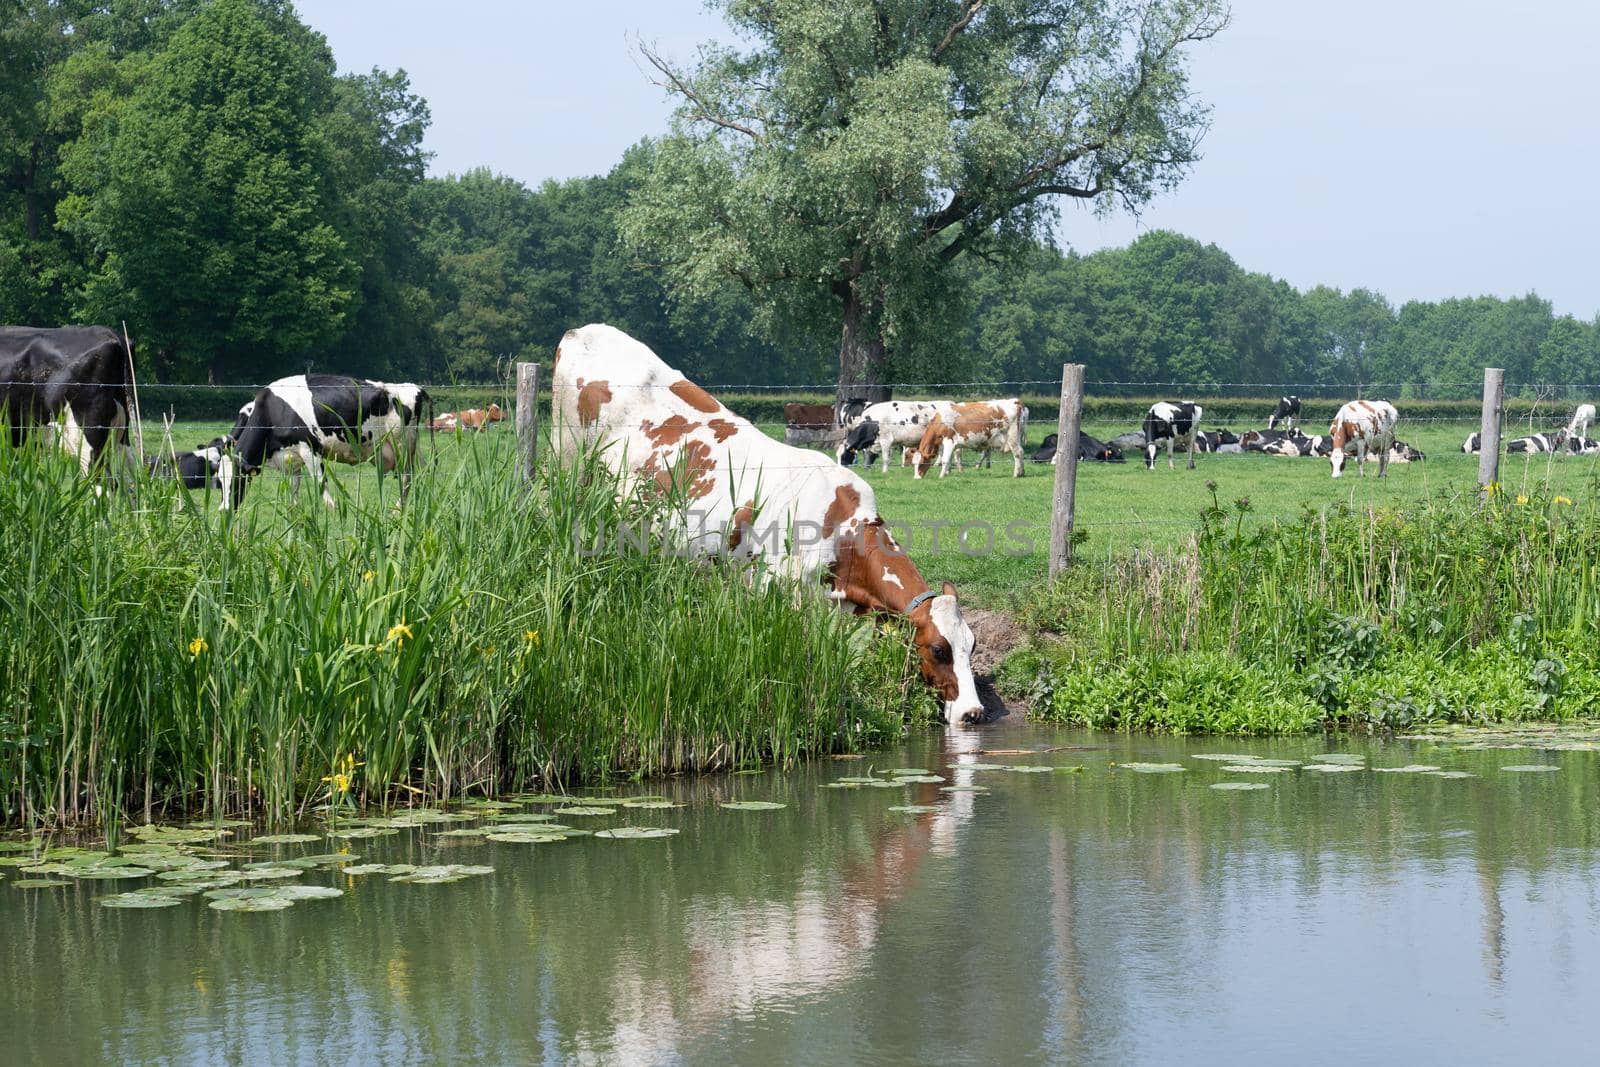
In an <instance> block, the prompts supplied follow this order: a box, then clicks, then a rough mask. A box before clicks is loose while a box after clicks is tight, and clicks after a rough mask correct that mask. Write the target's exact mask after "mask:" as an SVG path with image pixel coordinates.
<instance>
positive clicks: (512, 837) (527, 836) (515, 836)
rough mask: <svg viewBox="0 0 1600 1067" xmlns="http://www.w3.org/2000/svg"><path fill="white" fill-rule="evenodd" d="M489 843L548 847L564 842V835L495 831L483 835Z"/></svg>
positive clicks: (565, 836)
mask: <svg viewBox="0 0 1600 1067" xmlns="http://www.w3.org/2000/svg"><path fill="white" fill-rule="evenodd" d="M483 836H484V838H485V839H486V840H489V841H503V842H505V843H506V844H510V845H548V844H550V843H551V842H554V841H565V840H566V839H567V835H566V834H534V833H522V832H519V831H505V830H497V831H495V832H494V833H488V834H484V835H483Z"/></svg>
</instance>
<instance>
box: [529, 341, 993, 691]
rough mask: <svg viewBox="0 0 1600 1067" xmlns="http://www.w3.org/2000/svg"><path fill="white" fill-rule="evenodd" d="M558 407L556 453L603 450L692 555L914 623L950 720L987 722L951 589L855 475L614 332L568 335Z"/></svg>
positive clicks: (625, 483)
mask: <svg viewBox="0 0 1600 1067" xmlns="http://www.w3.org/2000/svg"><path fill="white" fill-rule="evenodd" d="M551 408H552V411H551V420H552V424H553V425H552V432H553V435H554V437H553V441H554V446H553V447H554V451H555V454H556V455H557V456H558V457H559V458H560V459H562V460H563V461H566V462H575V461H576V460H578V459H579V458H580V457H581V456H582V455H583V454H585V452H586V450H588V449H591V448H592V449H595V450H597V451H598V454H599V458H600V460H601V461H603V462H604V463H605V464H606V465H607V466H608V467H610V468H611V470H613V471H615V472H616V473H617V475H618V476H619V477H620V480H621V483H622V489H623V491H624V492H627V493H630V494H631V493H638V492H644V493H647V494H648V493H665V494H667V497H668V499H669V501H675V502H676V503H677V504H678V505H679V506H677V507H675V508H674V509H673V513H672V516H671V523H672V527H673V530H674V532H675V533H676V534H677V535H678V536H680V537H681V538H682V539H683V545H682V546H681V547H682V548H684V549H686V550H688V551H691V552H694V553H696V554H699V555H704V556H727V555H731V556H733V557H734V558H737V559H742V560H746V561H751V562H760V563H762V564H765V565H766V566H767V567H768V568H769V570H768V573H769V574H776V575H778V576H781V577H785V578H788V579H792V580H793V581H795V582H796V583H799V584H800V585H801V586H805V585H808V584H814V583H816V582H817V581H818V580H819V579H821V580H822V581H823V582H824V583H825V584H826V585H827V586H828V588H829V590H830V595H831V596H832V597H833V599H835V600H837V601H839V602H841V603H843V604H847V605H850V606H851V607H852V608H854V609H855V611H856V612H857V613H858V614H860V613H865V612H879V613H883V614H890V615H900V616H904V617H905V618H907V619H909V620H910V622H911V624H912V626H913V627H914V628H915V631H916V632H915V643H916V647H917V652H918V658H919V661H920V666H921V671H922V677H923V678H924V679H925V680H926V681H927V682H928V684H929V685H931V686H932V687H933V688H934V689H936V690H937V691H938V692H939V696H940V698H941V699H942V700H943V702H944V715H945V719H946V720H947V721H949V722H951V723H961V722H977V721H979V720H980V719H981V718H982V717H983V707H982V705H981V704H980V702H979V700H978V692H977V685H976V683H975V681H974V680H973V676H972V650H973V646H974V644H975V640H974V638H973V635H972V630H971V628H970V627H968V626H967V623H966V620H965V619H963V618H962V616H961V605H960V603H959V601H958V600H957V598H956V591H955V587H954V586H952V585H950V584H949V583H948V582H947V583H945V585H944V587H943V589H942V590H941V591H939V592H937V593H936V592H935V591H934V590H933V589H931V588H929V586H928V583H927V582H926V581H924V580H923V577H922V575H921V574H920V573H919V572H918V570H917V567H916V565H915V564H913V563H912V562H911V560H910V559H909V558H908V557H907V556H906V554H905V552H904V551H902V550H901V549H900V547H899V546H898V545H897V544H896V543H895V540H894V537H893V535H892V534H891V533H890V532H889V529H888V528H887V527H886V526H885V525H884V522H883V518H882V517H881V516H880V515H879V513H878V506H877V498H876V496H875V495H874V493H873V490H872V487H871V486H870V485H868V484H867V483H866V481H864V480H863V479H862V478H860V477H859V476H858V475H856V474H855V473H853V472H852V471H850V470H848V469H846V468H844V467H841V466H839V465H838V464H837V463H835V462H833V461H832V460H831V459H829V458H828V457H827V456H824V455H822V454H820V453H818V452H815V451H812V450H810V449H805V448H799V447H796V446H793V445H786V444H784V443H783V442H781V441H775V440H773V439H772V438H771V437H769V436H767V435H766V434H764V433H762V432H761V431H760V430H759V429H757V428H756V427H755V426H753V425H752V424H751V423H749V422H747V421H746V420H744V419H742V418H740V417H739V416H737V415H735V414H734V413H733V412H731V411H729V410H728V409H727V408H726V407H724V406H723V405H722V404H720V403H718V402H717V400H716V398H714V397H712V396H711V395H710V394H708V393H707V392H706V391H705V390H704V389H701V388H700V387H699V386H697V385H695V384H694V383H693V382H691V381H689V380H688V379H687V378H685V377H684V376H683V375H682V374H680V373H679V372H678V371H676V370H674V369H673V368H671V367H669V366H667V365H666V364H665V363H663V362H662V361H661V360H660V359H659V358H658V357H657V356H656V354H655V353H654V352H652V351H651V350H650V349H649V348H648V347H646V346H645V345H643V344H641V343H640V342H638V341H636V340H634V339H633V338H632V337H629V336H628V335H627V334H625V333H623V332H622V331H620V330H617V329H615V328H613V327H611V326H605V325H599V324H596V325H590V326H584V327H581V328H579V329H576V330H569V331H568V332H567V334H566V335H565V336H564V337H562V339H561V345H560V347H559V348H558V349H557V350H556V363H555V373H554V394H553V396H552V399H551Z"/></svg>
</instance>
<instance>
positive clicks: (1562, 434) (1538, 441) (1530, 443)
mask: <svg viewBox="0 0 1600 1067" xmlns="http://www.w3.org/2000/svg"><path fill="white" fill-rule="evenodd" d="M1566 448H1567V431H1566V430H1557V431H1556V432H1555V433H1533V434H1529V435H1528V436H1527V437H1518V438H1516V439H1514V440H1511V441H1507V442H1506V451H1507V452H1517V453H1521V452H1527V453H1535V452H1564V451H1566Z"/></svg>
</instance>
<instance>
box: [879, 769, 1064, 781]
mask: <svg viewBox="0 0 1600 1067" xmlns="http://www.w3.org/2000/svg"><path fill="white" fill-rule="evenodd" d="M1039 769H1040V770H1042V771H1048V770H1050V769H1051V768H1049V767H1040V768H1039ZM895 781H896V782H898V783H900V784H901V785H907V784H912V785H938V784H939V783H940V782H942V781H944V775H942V774H902V775H901V776H900V777H898V778H896V779H895Z"/></svg>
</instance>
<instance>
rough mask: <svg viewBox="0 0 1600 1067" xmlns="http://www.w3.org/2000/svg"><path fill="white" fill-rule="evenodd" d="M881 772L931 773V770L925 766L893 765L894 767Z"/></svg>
mask: <svg viewBox="0 0 1600 1067" xmlns="http://www.w3.org/2000/svg"><path fill="white" fill-rule="evenodd" d="M883 773H884V774H932V773H933V772H932V771H930V770H928V769H927V768H926V767H895V768H894V769H892V770H887V771H884V772H883Z"/></svg>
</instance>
